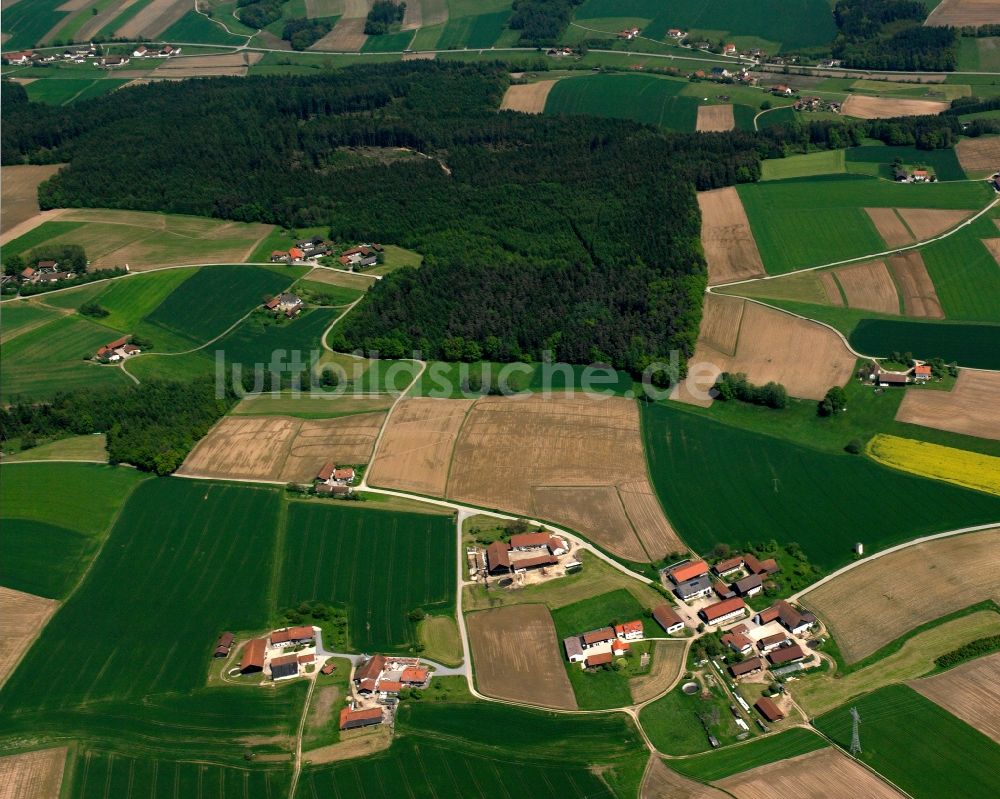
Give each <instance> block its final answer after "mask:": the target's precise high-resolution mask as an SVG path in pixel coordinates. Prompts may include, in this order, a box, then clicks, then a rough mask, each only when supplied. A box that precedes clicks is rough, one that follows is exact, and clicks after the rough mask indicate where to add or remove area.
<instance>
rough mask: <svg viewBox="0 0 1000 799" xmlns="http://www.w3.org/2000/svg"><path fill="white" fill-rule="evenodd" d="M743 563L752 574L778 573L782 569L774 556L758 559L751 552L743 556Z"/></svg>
mask: <svg viewBox="0 0 1000 799" xmlns="http://www.w3.org/2000/svg"><path fill="white" fill-rule="evenodd" d="M743 565H744V566H746V569H747V571H748V572H750V574H777V573H778V572H779V571H781V567H780V566H779V565H778V562H777V561H776V560H775V559H774V558H768V559H767V560H758V559H757V558H756V557H755V556H754V555H751V554H749V553H748V554H746V555H744V556H743Z"/></svg>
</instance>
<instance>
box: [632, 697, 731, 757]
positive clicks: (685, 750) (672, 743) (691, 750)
mask: <svg viewBox="0 0 1000 799" xmlns="http://www.w3.org/2000/svg"><path fill="white" fill-rule="evenodd" d="M712 708H715V709H716V710H718V714H719V720H718V721H717V722H716V723H715V724H713V725H711V727H710V731H711V734H712V735H714V736H715V737H716V739H718V741H719V743H721V744H723V745H726V744H730V743H734V742H735V741H736V736H737V735H739V734H740V728H739V727H737V726H736V724H735V722H734V721H733V714H732V713H731V712H730V710H729V699H728V698H727V697H726V696H724V695H723V694H722V693H720V690H719V689H718V688H713V689H712V690H711V691H710V693H709V695H708V697H703V696H702V695H701V694H700V693H697V694H691V695H689V694H685V693H684V692H683V691H682V690H681V687H680V685H678V686H676V687H675V688H674V689H673V690H672V691H670V693H668V694H665V695H664V696H661V697H660V698H659V699H657V700H656V701H655V702H651V703H650V704H648V705H646V706H645V707H643V709H642V710H641V711H640V713H639V721H640V722H641V723H642V728H643V729H644V730H645V731H646V735H648V736H649V739H650V740H651V741H652V742H653V745H654V746H655V747H656V748H657V749H658V750H659V751H661V752H663V753H665V754H670V755H693V754H696V753H698V752H706V751H708V750H710V749H711V748H712V745H711V743H709V740H708V733H706V732H705V728H704V727H703V726H702V723H701V718H700V716H699V714H702V713H705V712H711V711H712Z"/></svg>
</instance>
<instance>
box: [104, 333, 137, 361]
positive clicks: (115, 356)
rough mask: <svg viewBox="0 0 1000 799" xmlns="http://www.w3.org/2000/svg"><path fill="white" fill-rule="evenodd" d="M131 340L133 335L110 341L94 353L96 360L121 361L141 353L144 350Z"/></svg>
mask: <svg viewBox="0 0 1000 799" xmlns="http://www.w3.org/2000/svg"><path fill="white" fill-rule="evenodd" d="M131 342H132V337H131V336H122V337H121V338H116V339H115V340H114V341H109V342H108V343H107V344H105V345H103V346H102V347H100V348H99V349H98V350H97V352H95V353H94V360H95V361H100V362H101V363H120V362H121V361H124V360H127V359H129V358H131V357H132V356H133V355H139V354H141V353H142V350H141V349H139V347H137V346H136V345H135V344H132V343H131Z"/></svg>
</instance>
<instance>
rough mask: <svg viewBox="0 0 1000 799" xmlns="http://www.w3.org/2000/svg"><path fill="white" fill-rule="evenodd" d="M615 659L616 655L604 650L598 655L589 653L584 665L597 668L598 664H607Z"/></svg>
mask: <svg viewBox="0 0 1000 799" xmlns="http://www.w3.org/2000/svg"><path fill="white" fill-rule="evenodd" d="M613 659H614V656H613V655H612V654H611V653H610V652H602V653H601V654H598V655H589V656H588V657H587V659H586V661H584V666H585V667H586V668H588V669H592V668H596V667H597V666H607V665H608V664H610V663H611V661H612V660H613Z"/></svg>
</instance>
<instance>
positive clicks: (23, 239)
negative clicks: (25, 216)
mask: <svg viewBox="0 0 1000 799" xmlns="http://www.w3.org/2000/svg"><path fill="white" fill-rule="evenodd" d="M83 225H84V223H83V222H66V221H62V222H61V221H59V220H55V221H53V222H43V223H42V224H41V225H39V226H38V227H36V228H35V229H34V230H29V231H28V232H27V233H25V234H24V235H22V236H18V237H17V238H16V239H12V240H11V241H9V242H7V243H6V244H5V245H3V249H4V253H5V254H6V255H21V254H22V253H26V252H28V251H29V250H31V249H33V248H35V247H38V246H40V245H42V244H48V243H49V242H50V241H52V240H53V239H56V238H59V237H61V236H65V235H66V234H67V233H72V232H73V231H75V230H77V229H79V228H81V227H83Z"/></svg>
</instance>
